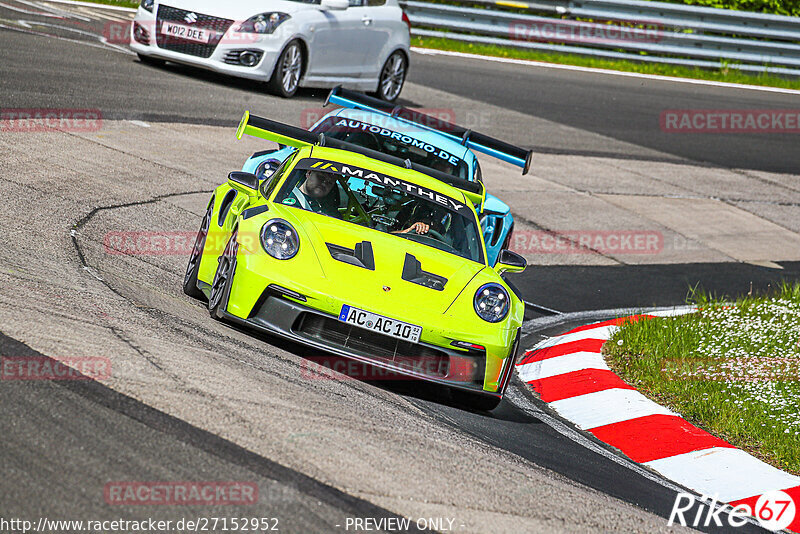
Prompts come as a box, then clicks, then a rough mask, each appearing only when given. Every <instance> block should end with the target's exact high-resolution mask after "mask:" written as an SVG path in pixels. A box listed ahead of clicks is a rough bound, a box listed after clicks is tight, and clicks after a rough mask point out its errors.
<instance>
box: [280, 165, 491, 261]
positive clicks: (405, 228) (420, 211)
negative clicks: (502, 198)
mask: <svg viewBox="0 0 800 534" xmlns="http://www.w3.org/2000/svg"><path fill="white" fill-rule="evenodd" d="M274 202H277V203H281V204H284V205H287V206H291V207H294V208H299V209H304V210H308V211H313V212H314V213H319V214H321V215H325V216H328V217H333V218H336V219H340V220H343V221H346V222H349V223H352V224H357V225H360V226H366V227H368V228H372V229H375V230H378V231H381V232H384V233H387V234H391V235H394V236H397V238H398V239H408V240H411V241H415V242H417V243H422V244H423V245H427V246H429V247H433V248H436V249H438V250H442V251H445V252H449V253H451V254H456V255H458V256H461V257H463V258H467V259H470V260H472V261H476V262H478V263H484V259H483V248H482V246H481V240H480V233H479V232H480V231H479V228H478V225H477V222H476V220H475V216H474V214H473V212H472V211H471V210H470V209H469V208H468V207H467V206H466V205H465V204H464V203H463V202H462V201H458V200H455V199H453V198H450V197H448V196H446V195H442V194H441V193H438V192H436V191H433V190H430V189H427V188H425V187H423V186H419V185H417V184H414V183H411V182H407V181H405V180H401V179H399V178H395V177H392V176H388V175H385V174H382V173H378V172H375V171H371V170H368V169H363V168H360V167H355V166H352V165H344V164H341V163H338V162H333V161H327V160H320V159H315V158H306V159H303V160H300V161H299V162H298V163H297V165H296V166H295V168H294V169H293V170H292V171H291V172H290V174H289V176H288V177H287V178H286V181H285V182H284V183H283V185H282V186H281V188H280V191H279V192H278V194H277V195H276V197H275V199H274Z"/></svg>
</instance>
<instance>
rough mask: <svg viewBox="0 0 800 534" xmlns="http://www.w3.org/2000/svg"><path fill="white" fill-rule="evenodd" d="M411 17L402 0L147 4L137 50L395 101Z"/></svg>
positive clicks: (173, 0) (136, 29)
mask: <svg viewBox="0 0 800 534" xmlns="http://www.w3.org/2000/svg"><path fill="white" fill-rule="evenodd" d="M409 26H410V23H409V21H408V17H407V16H406V15H405V13H404V12H403V10H402V9H401V8H400V6H399V5H398V3H397V0H236V1H232V2H220V1H218V0H167V2H166V3H164V2H161V1H159V0H142V2H141V5H140V6H139V10H138V11H137V12H136V17H135V18H134V19H133V24H132V25H131V48H132V49H133V51H134V52H136V53H137V54H138V55H139V58H140V59H141V60H142V61H143V62H146V63H163V62H164V61H173V62H177V63H184V64H187V65H192V66H196V67H201V68H205V69H209V70H213V71H216V72H220V73H224V74H230V75H232V76H239V77H242V78H250V79H253V80H261V81H266V82H267V83H268V86H269V89H270V90H271V91H272V92H273V93H275V94H278V95H281V96H284V97H290V96H292V95H294V93H295V92H296V91H297V88H298V87H334V86H336V85H343V86H345V87H348V88H351V89H356V90H360V91H369V92H374V94H375V95H376V96H377V97H379V98H382V99H384V100H387V101H393V100H395V99H396V98H397V97H398V95H399V94H400V91H401V90H402V88H403V82H404V81H405V78H406V73H407V72H408V62H409V29H410V28H409Z"/></svg>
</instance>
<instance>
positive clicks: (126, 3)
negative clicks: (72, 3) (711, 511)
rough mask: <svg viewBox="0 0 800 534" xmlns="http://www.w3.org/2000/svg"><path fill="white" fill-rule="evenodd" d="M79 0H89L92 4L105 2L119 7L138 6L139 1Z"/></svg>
mask: <svg viewBox="0 0 800 534" xmlns="http://www.w3.org/2000/svg"><path fill="white" fill-rule="evenodd" d="M80 1H81V2H90V3H92V4H105V5H107V6H119V7H134V8H136V7H139V2H132V1H130V0H80Z"/></svg>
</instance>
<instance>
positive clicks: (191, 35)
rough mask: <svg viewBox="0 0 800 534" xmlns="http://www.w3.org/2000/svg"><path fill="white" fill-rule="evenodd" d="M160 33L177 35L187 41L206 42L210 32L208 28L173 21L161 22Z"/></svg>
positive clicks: (171, 35)
mask: <svg viewBox="0 0 800 534" xmlns="http://www.w3.org/2000/svg"><path fill="white" fill-rule="evenodd" d="M161 33H163V34H164V35H169V36H170V37H179V38H181V39H186V40H187V41H194V42H196V43H207V42H208V40H209V39H210V38H211V33H210V32H209V31H208V30H204V29H202V28H192V27H191V26H184V25H183V24H175V23H174V22H165V23H163V24H162V25H161Z"/></svg>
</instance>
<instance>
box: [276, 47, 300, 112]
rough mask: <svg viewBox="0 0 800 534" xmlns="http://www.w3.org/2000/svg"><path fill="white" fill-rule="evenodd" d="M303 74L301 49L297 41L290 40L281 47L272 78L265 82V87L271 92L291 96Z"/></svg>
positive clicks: (286, 96)
mask: <svg viewBox="0 0 800 534" xmlns="http://www.w3.org/2000/svg"><path fill="white" fill-rule="evenodd" d="M302 74H303V51H302V50H301V48H300V42H299V41H292V42H291V43H289V44H288V45H286V48H284V49H283V52H281V55H280V56H278V61H277V63H275V70H273V71H272V78H270V80H269V82H267V87H268V88H269V91H270V92H271V93H272V94H275V95H278V96H282V97H283V98H291V97H293V96H294V94H295V93H296V92H297V87H298V86H299V85H300V76H301V75H302Z"/></svg>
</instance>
